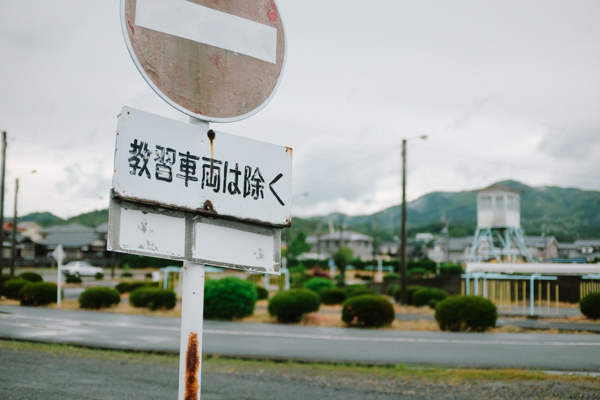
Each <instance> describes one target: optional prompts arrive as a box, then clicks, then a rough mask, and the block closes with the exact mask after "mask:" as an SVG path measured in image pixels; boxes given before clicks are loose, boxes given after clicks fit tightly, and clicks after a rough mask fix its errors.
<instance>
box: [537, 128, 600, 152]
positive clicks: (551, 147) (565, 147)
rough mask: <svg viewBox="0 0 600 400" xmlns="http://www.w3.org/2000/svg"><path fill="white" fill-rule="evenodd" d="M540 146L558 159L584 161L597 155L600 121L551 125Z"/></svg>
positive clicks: (599, 139) (599, 148) (599, 142)
mask: <svg viewBox="0 0 600 400" xmlns="http://www.w3.org/2000/svg"><path fill="white" fill-rule="evenodd" d="M538 148H539V149H540V151H542V152H544V153H546V154H548V155H550V156H552V157H555V158H557V159H565V160H571V161H579V162H583V161H584V160H586V159H588V158H590V156H595V157H597V154H598V151H599V150H600V123H598V124H589V125H585V124H581V123H577V122H573V123H568V124H561V125H555V126H550V127H548V132H547V133H546V134H545V135H544V137H543V138H542V140H541V141H540V143H539V145H538Z"/></svg>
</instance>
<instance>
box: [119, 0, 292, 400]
mask: <svg viewBox="0 0 600 400" xmlns="http://www.w3.org/2000/svg"><path fill="white" fill-rule="evenodd" d="M121 28H122V30H123V35H124V38H125V43H126V45H127V48H128V50H129V54H130V55H131V58H132V59H133V62H134V64H135V65H136V67H137V69H138V71H139V72H140V73H141V75H142V77H143V78H144V79H145V80H146V82H147V83H148V84H149V85H150V87H151V88H152V89H153V90H154V91H155V92H156V93H157V94H158V95H159V96H160V97H162V99H163V100H165V101H166V102H167V103H168V104H170V105H171V106H173V107H175V108H176V109H177V110H179V111H181V112H183V113H184V114H187V115H189V116H190V124H185V123H182V122H178V121H173V120H170V119H167V118H163V117H160V116H157V115H153V114H149V113H146V112H143V111H139V110H135V109H133V108H129V107H124V108H123V109H122V111H121V114H120V115H119V122H118V128H117V141H116V150H115V164H114V174H113V187H112V189H111V204H110V207H109V232H108V249H109V250H113V251H118V252H124V253H130V254H137V255H143V256H152V257H158V258H166V259H170V260H182V261H184V268H183V290H182V310H181V344H180V364H179V394H178V399H179V400H183V399H185V400H191V399H200V386H201V385H200V381H201V370H202V368H201V363H202V325H203V319H202V315H203V309H204V265H205V264H209V265H217V266H223V267H228V268H234V269H240V270H251V271H256V272H264V273H271V274H279V273H280V270H281V229H282V228H283V227H286V226H290V224H291V205H292V196H291V192H292V149H290V148H288V147H284V146H276V145H273V144H270V143H264V142H259V141H256V140H252V139H248V138H243V137H237V136H234V135H230V134H227V133H224V132H221V131H217V130H213V129H209V126H208V123H209V122H233V121H239V120H241V119H244V118H247V117H249V116H251V115H253V114H255V113H257V112H258V111H260V110H261V109H262V108H264V107H265V106H266V105H267V103H268V102H269V101H270V100H271V98H272V97H273V95H274V94H275V91H276V90H277V87H278V86H279V83H280V82H281V77H282V75H283V69H284V66H285V59H286V38H285V33H284V28H283V21H282V20H281V15H280V13H279V10H278V9H277V6H276V5H275V0H235V1H221V0H121Z"/></svg>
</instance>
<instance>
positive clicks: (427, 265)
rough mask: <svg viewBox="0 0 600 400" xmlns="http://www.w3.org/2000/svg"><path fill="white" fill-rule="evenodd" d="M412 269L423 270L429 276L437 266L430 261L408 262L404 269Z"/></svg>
mask: <svg viewBox="0 0 600 400" xmlns="http://www.w3.org/2000/svg"><path fill="white" fill-rule="evenodd" d="M414 268H423V269H425V270H427V271H429V273H431V274H435V270H436V268H437V264H436V262H435V261H432V260H417V261H408V262H407V263H406V269H407V270H411V269H414Z"/></svg>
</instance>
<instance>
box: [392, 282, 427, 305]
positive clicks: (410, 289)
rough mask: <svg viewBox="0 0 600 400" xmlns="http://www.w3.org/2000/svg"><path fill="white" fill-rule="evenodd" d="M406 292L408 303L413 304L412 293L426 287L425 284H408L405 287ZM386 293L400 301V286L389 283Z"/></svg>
mask: <svg viewBox="0 0 600 400" xmlns="http://www.w3.org/2000/svg"><path fill="white" fill-rule="evenodd" d="M406 289H407V292H408V305H413V295H414V294H415V292H416V291H417V290H420V289H426V287H425V286H421V285H408V287H407V288H406ZM387 293H388V294H389V295H390V296H392V297H393V298H394V300H396V301H397V302H400V301H402V296H401V291H400V286H398V285H390V286H389V287H388V289H387Z"/></svg>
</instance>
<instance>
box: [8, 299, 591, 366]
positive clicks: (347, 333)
mask: <svg viewBox="0 0 600 400" xmlns="http://www.w3.org/2000/svg"><path fill="white" fill-rule="evenodd" d="M179 326H180V320H179V319H177V318H159V317H145V316H131V315H122V314H111V313H102V312H90V311H69V310H53V309H45V308H28V307H11V306H0V338H3V339H21V340H30V341H41V342H56V343H68V344H74V345H80V346H86V347H97V348H110V349H128V350H142V351H152V352H168V353H175V354H177V353H178V352H179V335H180V330H179ZM203 353H204V354H208V355H221V356H232V357H245V358H258V359H262V358H264V359H275V360H303V361H315V362H320V361H323V362H347V363H363V364H391V365H395V364H399V363H403V364H420V365H427V364H434V365H447V366H455V367H482V368H505V367H510V368H532V369H547V370H569V371H600V336H598V335H574V334H552V335H547V334H478V333H448V332H405V331H392V330H367V329H363V330H360V329H344V328H319V327H311V326H297V325H279V324H249V323H241V322H219V321H205V323H204V332H203Z"/></svg>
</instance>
